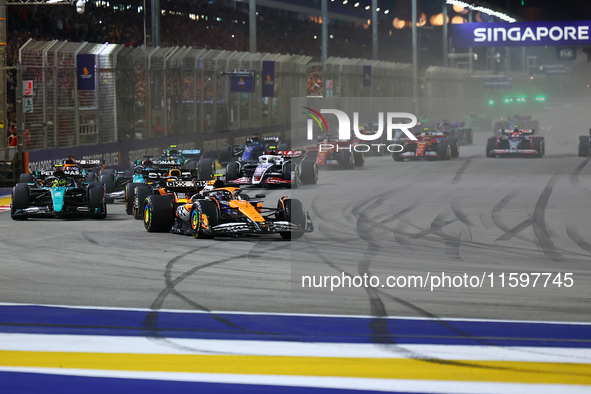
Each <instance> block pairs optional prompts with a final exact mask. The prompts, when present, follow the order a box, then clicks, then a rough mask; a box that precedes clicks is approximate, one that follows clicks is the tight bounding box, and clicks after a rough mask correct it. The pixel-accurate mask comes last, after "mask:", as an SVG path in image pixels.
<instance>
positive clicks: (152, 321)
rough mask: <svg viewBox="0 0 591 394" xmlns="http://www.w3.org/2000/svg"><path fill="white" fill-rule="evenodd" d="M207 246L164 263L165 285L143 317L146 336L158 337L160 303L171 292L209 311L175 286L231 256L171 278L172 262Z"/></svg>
mask: <svg viewBox="0 0 591 394" xmlns="http://www.w3.org/2000/svg"><path fill="white" fill-rule="evenodd" d="M206 248H209V246H206V247H200V248H195V249H191V250H189V251H187V252H185V253H182V254H179V255H178V256H175V257H174V258H172V259H171V260H170V261H169V262H168V263H167V264H166V268H165V272H164V282H165V284H166V287H165V288H164V289H163V290H162V291H161V292H160V294H158V296H157V297H156V299H155V300H154V301H153V302H152V305H150V309H152V312H149V313H148V314H147V315H146V317H145V319H144V327H145V328H146V329H147V330H148V331H149V332H150V335H148V336H156V337H158V336H159V334H158V328H157V327H158V310H159V309H160V308H162V305H163V303H164V300H165V299H166V297H167V296H168V295H169V294H172V295H174V296H176V297H178V298H180V299H181V300H183V301H185V302H188V304H189V305H190V306H192V307H193V308H195V309H197V310H201V311H204V312H211V310H210V309H209V308H207V307H205V306H203V305H200V304H198V303H196V302H194V301H191V300H189V299H188V298H187V297H185V296H184V295H182V294H181V293H180V292H179V291H177V290H176V289H175V286H176V285H178V284H179V283H180V282H182V281H183V280H185V279H186V278H188V277H189V276H191V275H193V274H194V273H195V272H197V271H199V270H201V269H204V268H208V267H212V266H215V265H219V264H223V263H226V262H228V261H231V260H233V258H225V259H221V260H217V261H213V262H211V263H207V264H202V265H198V266H196V267H193V268H191V269H190V270H188V271H186V272H184V273H183V274H181V275H180V276H178V277H177V278H176V279H174V280H173V279H172V269H173V267H174V264H175V263H176V262H177V261H179V260H181V259H183V258H185V257H187V256H188V255H190V254H193V253H195V252H198V251H202V250H203V249H206ZM246 257H248V254H244V255H241V256H236V258H246ZM210 316H211V317H212V318H213V319H215V320H217V321H219V322H220V323H223V324H226V325H228V326H230V327H232V328H241V327H239V326H236V325H235V324H233V323H231V322H230V321H228V320H227V319H225V318H222V317H220V316H217V315H216V314H213V313H210Z"/></svg>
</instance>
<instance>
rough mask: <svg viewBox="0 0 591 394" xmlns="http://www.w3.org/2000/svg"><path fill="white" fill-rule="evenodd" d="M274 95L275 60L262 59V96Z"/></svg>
mask: <svg viewBox="0 0 591 394" xmlns="http://www.w3.org/2000/svg"><path fill="white" fill-rule="evenodd" d="M274 95H275V62H272V61H267V60H265V61H263V97H273V96H274Z"/></svg>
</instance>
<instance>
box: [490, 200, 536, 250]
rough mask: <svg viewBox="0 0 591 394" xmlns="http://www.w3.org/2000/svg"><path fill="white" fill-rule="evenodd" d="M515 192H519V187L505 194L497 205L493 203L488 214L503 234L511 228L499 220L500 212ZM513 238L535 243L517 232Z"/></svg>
mask: <svg viewBox="0 0 591 394" xmlns="http://www.w3.org/2000/svg"><path fill="white" fill-rule="evenodd" d="M517 194H519V189H515V190H513V191H512V192H511V193H509V194H507V196H505V197H504V198H503V199H502V200H501V201H499V203H498V204H497V205H495V207H494V208H493V210H492V212H491V215H490V218H491V219H492V222H493V223H494V225H495V226H497V227H498V228H499V229H500V230H501V231H503V232H504V233H505V234H507V233H508V232H510V231H511V228H509V227H508V226H507V225H505V223H504V222H503V221H502V220H501V212H502V211H503V209H505V207H506V206H507V205H508V204H509V203H510V202H511V200H513V199H514V198H515V196H517ZM514 238H517V239H519V240H521V241H524V242H529V243H535V242H534V241H532V240H531V239H529V238H527V237H524V236H523V235H519V234H515V236H514Z"/></svg>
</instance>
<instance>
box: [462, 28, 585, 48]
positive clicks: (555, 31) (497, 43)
mask: <svg viewBox="0 0 591 394" xmlns="http://www.w3.org/2000/svg"><path fill="white" fill-rule="evenodd" d="M590 31H591V21H570V22H569V21H557V22H517V23H463V24H458V25H451V33H452V42H453V46H454V47H456V48H468V47H512V46H572V45H587V46H589V45H591V39H590Z"/></svg>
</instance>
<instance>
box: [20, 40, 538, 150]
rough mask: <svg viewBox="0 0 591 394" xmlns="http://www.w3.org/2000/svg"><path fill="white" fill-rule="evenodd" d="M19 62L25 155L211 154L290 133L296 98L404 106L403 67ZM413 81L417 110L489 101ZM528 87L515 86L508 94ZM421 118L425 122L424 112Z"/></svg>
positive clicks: (185, 53) (163, 54)
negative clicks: (430, 103)
mask: <svg viewBox="0 0 591 394" xmlns="http://www.w3.org/2000/svg"><path fill="white" fill-rule="evenodd" d="M78 55H94V57H93V59H94V64H93V65H91V66H90V68H91V70H87V71H85V72H87V73H89V74H94V81H95V83H94V88H93V89H91V90H81V89H80V87H79V86H78V81H79V78H80V75H79V74H80V70H78V65H79V57H78ZM19 59H20V67H21V72H19V73H18V76H19V83H20V84H21V86H23V89H24V91H23V94H24V96H23V100H22V102H23V108H21V110H22V111H23V122H22V125H21V126H22V128H23V130H26V131H27V134H26V136H25V137H24V141H23V146H24V148H25V149H26V150H28V151H36V150H49V149H56V148H71V147H76V146H88V145H98V144H108V143H113V142H121V141H127V140H155V141H156V140H158V138H160V137H173V136H179V138H178V140H179V141H184V142H183V143H184V144H185V145H186V146H187V148H206V149H211V150H215V149H218V148H220V147H221V145H225V144H226V143H229V142H232V141H233V139H234V137H237V136H240V137H243V136H244V135H246V134H245V133H247V132H249V131H252V130H253V129H255V130H256V129H261V130H279V129H282V130H284V131H288V130H289V127H290V122H291V114H290V109H291V106H290V101H291V98H294V97H306V96H323V97H412V66H411V65H409V64H399V63H388V62H382V61H371V60H364V59H344V58H334V57H331V58H329V59H328V60H327V61H326V62H325V63H324V65H319V64H318V63H311V60H312V58H311V57H308V56H295V55H280V54H270V53H253V54H251V53H247V52H230V51H223V50H205V49H197V48H191V47H172V48H169V47H163V48H161V47H158V48H150V47H136V48H133V47H125V46H123V45H118V44H93V43H86V42H85V43H73V42H60V41H36V40H29V41H27V43H25V44H24V45H23V46H22V47H21V48H20V52H19ZM264 61H272V62H274V67H275V68H274V79H273V83H274V95H273V97H263V94H262V89H261V87H262V85H263V78H268V77H267V76H263V75H262V68H263V62H264ZM234 70H249V71H251V72H253V84H254V86H255V90H254V93H247V92H232V91H231V74H232V71H234ZM265 80H266V81H267V79H265ZM419 81H420V87H419V96H421V98H422V100H423V101H424V102H425V103H426V102H427V100H425V99H428V98H432V97H464V98H465V97H481V96H484V95H485V94H486V93H487V92H485V91H484V90H483V87H482V82H481V81H480V80H478V79H476V78H472V77H471V75H470V74H469V73H467V72H466V71H465V70H454V69H445V68H437V67H431V68H429V69H428V70H427V71H426V73H425V74H424V76H421V78H420V79H419ZM528 83H529V78H528V77H527V76H526V75H521V74H515V75H514V76H513V88H514V89H515V90H520V91H527V89H528ZM86 88H87V87H86ZM420 101H421V100H419V102H420ZM470 102H473V101H470ZM419 109H420V110H421V111H422V112H424V113H425V115H427V116H429V115H428V113H429V108H427V106H426V105H423V104H421V106H419ZM451 110H455V111H457V112H458V114H459V113H460V112H462V111H463V112H466V110H467V108H465V107H464V108H459V107H458V106H457V105H456V106H454V108H450V111H451ZM438 116H439V115H438ZM224 132H229V133H224ZM269 132H272V131H269ZM273 132H274V131H273ZM193 135H194V136H195V137H194V138H193V137H192V136H193ZM181 137H182V138H181ZM158 141H159V140H158ZM167 141H170V138H168V139H167ZM186 141H191V142H189V143H188V142H186ZM126 146H127V144H126ZM154 146H155V147H156V145H154Z"/></svg>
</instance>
